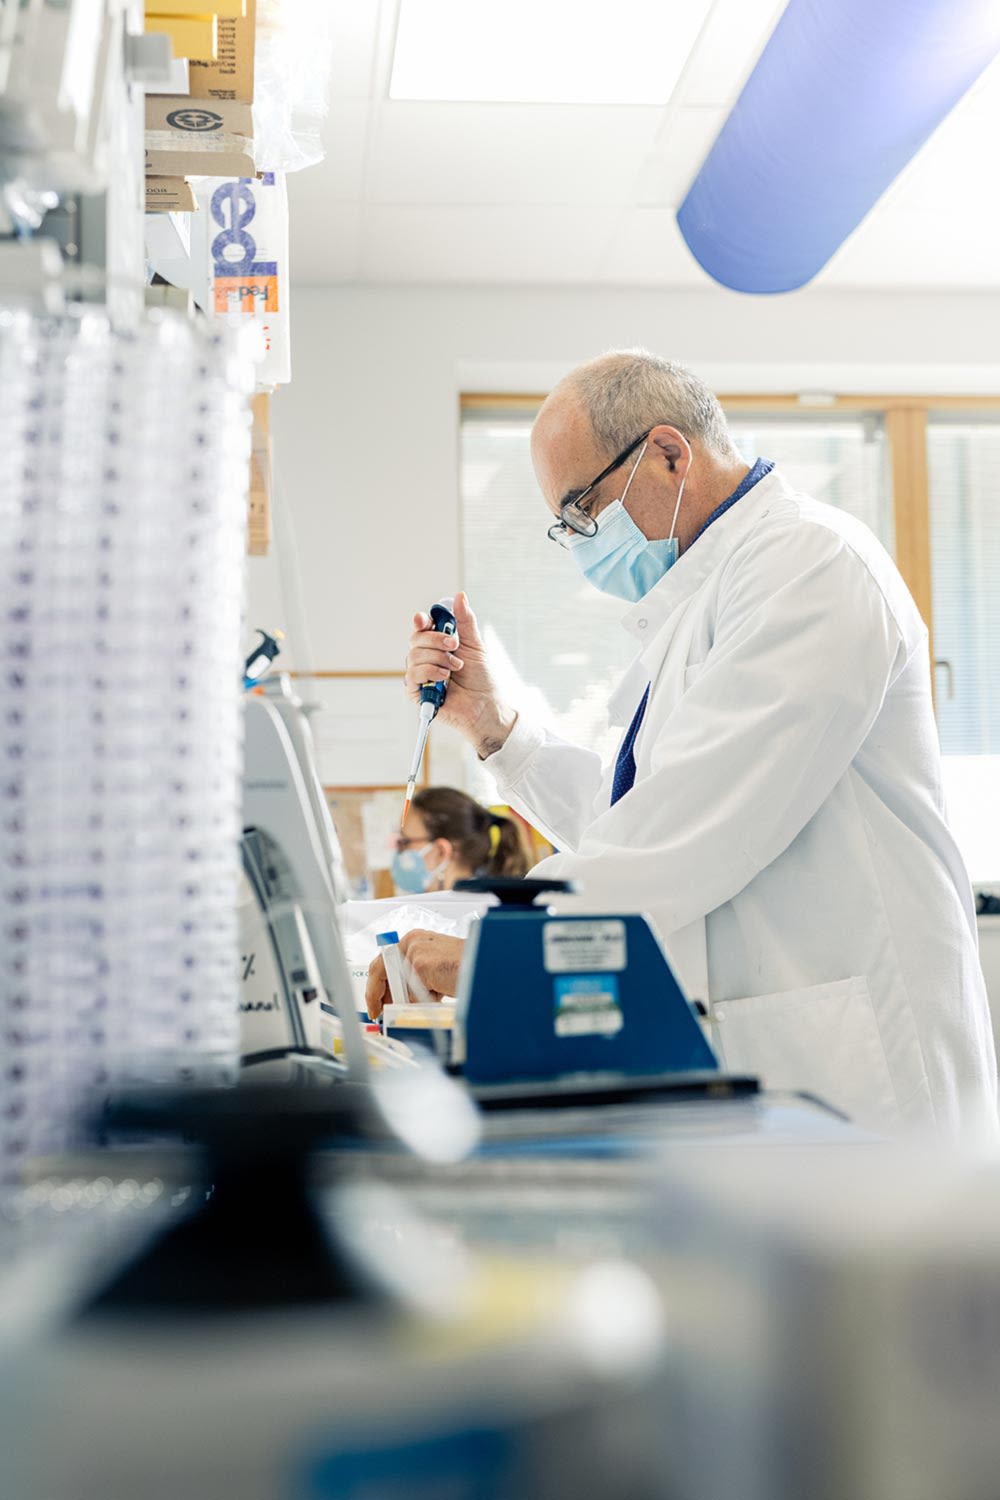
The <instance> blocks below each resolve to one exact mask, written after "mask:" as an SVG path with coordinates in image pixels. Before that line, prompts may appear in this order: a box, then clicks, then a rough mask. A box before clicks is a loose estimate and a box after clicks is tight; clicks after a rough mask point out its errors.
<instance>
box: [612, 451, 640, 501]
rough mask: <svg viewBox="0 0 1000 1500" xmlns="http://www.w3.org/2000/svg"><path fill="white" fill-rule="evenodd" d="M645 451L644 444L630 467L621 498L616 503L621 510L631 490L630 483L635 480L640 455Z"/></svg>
mask: <svg viewBox="0 0 1000 1500" xmlns="http://www.w3.org/2000/svg"><path fill="white" fill-rule="evenodd" d="M645 451H646V444H645V443H643V445H642V447H641V448H640V449H639V457H638V458H637V459H636V461H635V463H634V464H633V465H632V472H631V474H630V475H629V476H628V483H627V484H626V486H625V488H624V489H623V490H622V493H621V498H620V500H619V501H618V504H619V505H620V506H622V507H623V508H624V505H625V496H626V495H627V494H628V492H629V490H630V489H631V488H632V481H633V479H634V478H635V472H636V470H637V469H638V467H639V465H640V464H641V463H642V455H643V454H644V453H645Z"/></svg>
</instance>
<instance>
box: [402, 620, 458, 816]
mask: <svg viewBox="0 0 1000 1500" xmlns="http://www.w3.org/2000/svg"><path fill="white" fill-rule="evenodd" d="M454 602H455V601H454V599H442V600H441V601H440V603H438V604H432V605H431V612H430V613H431V625H432V627H433V628H434V629H435V630H438V631H440V632H441V634H442V635H453V636H455V637H456V641H455V644H456V645H457V644H458V640H457V636H458V626H457V624H456V621H455V616H454V615H453V614H452V605H453V604H454ZM447 692H448V684H447V683H446V682H424V683H422V684H421V687H420V723H419V725H418V726H417V743H416V745H415V746H414V750H413V763H412V765H411V766H410V774H409V776H408V777H407V779H406V801H405V802H404V803H403V816H402V817H401V818H400V820H399V826H400V827H401V828H402V826H403V824H404V823H405V822H406V814H407V813H408V812H409V810H410V803H411V802H412V801H413V792H414V789H415V787H416V785H417V777H418V776H419V775H420V762H421V761H422V760H423V758H424V749H425V747H426V745H427V736H428V734H429V733H430V728H431V725H432V724H433V722H434V719H435V718H436V716H437V711H438V709H439V708H440V707H441V705H442V703H443V702H444V700H445V695H446V694H447Z"/></svg>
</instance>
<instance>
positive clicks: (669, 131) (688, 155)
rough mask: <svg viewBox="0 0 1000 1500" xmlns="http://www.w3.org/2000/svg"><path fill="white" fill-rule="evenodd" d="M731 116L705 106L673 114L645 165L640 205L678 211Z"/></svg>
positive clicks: (638, 200) (639, 198)
mask: <svg viewBox="0 0 1000 1500" xmlns="http://www.w3.org/2000/svg"><path fill="white" fill-rule="evenodd" d="M728 113H729V112H728V110H726V109H719V108H717V107H712V108H710V107H708V106H705V105H690V106H689V105H685V106H683V107H682V108H680V109H677V110H673V111H670V112H669V114H668V118H667V120H666V122H665V123H664V125H663V126H662V127H661V129H660V132H659V135H658V137H657V140H656V142H655V144H654V146H653V149H652V151H651V152H650V153H649V156H648V157H647V158H646V161H645V163H644V164H643V168H642V172H641V174H640V177H639V183H638V189H637V192H636V201H637V203H638V204H642V205H646V204H651V205H656V206H658V207H663V208H669V207H675V208H676V206H677V205H678V204H679V203H681V202H683V200H684V195H685V193H686V192H687V190H688V188H689V187H690V186H691V183H692V181H693V179H694V178H695V177H696V176H697V174H698V171H699V169H700V167H701V164H702V162H703V161H704V160H705V157H706V156H707V155H708V153H709V151H710V150H711V148H712V146H713V144H714V143H715V138H716V136H717V135H718V133H719V131H720V130H721V129H722V126H723V124H724V122H725V119H726V116H727V114H728Z"/></svg>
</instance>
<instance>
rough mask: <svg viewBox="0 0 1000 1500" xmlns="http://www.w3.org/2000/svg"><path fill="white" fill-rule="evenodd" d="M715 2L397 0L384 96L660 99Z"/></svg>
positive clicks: (667, 93) (578, 101) (568, 101)
mask: <svg viewBox="0 0 1000 1500" xmlns="http://www.w3.org/2000/svg"><path fill="white" fill-rule="evenodd" d="M711 4H712V0H615V3H614V5H602V6H596V5H595V6H589V5H581V3H580V0H400V8H399V27H398V30H397V34H396V51H395V57H394V59H393V68H392V78H391V82H390V85H389V97H390V98H391V99H425V100H431V99H433V100H441V101H445V100H451V101H458V100H468V101H477V100H479V101H489V102H492V103H510V104H549V103H551V104H666V102H667V100H668V99H669V98H670V95H671V93H672V92H673V88H674V85H675V84H676V82H677V79H678V78H679V76H680V73H681V70H682V69H683V67H684V64H685V62H686V61H687V58H688V54H689V53H690V51H691V48H692V46H693V44H694V42H695V39H696V37H697V36H698V33H699V31H700V30H701V26H702V24H703V22H704V20H705V18H706V16H707V14H708V12H709V10H710V9H711Z"/></svg>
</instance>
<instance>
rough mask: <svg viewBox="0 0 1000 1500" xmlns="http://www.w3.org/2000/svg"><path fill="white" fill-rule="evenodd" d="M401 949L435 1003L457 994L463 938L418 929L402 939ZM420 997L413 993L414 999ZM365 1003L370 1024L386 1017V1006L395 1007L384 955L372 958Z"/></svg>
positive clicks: (463, 946)
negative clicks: (443, 997) (384, 1014)
mask: <svg viewBox="0 0 1000 1500" xmlns="http://www.w3.org/2000/svg"><path fill="white" fill-rule="evenodd" d="M399 947H400V951H401V952H402V955H403V957H404V958H405V959H406V961H407V963H408V964H409V965H410V967H411V968H412V969H413V970H414V971H415V973H416V975H417V978H418V979H419V980H420V981H421V983H422V984H423V986H424V988H425V989H426V990H427V991H428V992H429V993H430V997H431V999H432V1000H440V999H441V997H442V995H454V993H455V990H456V989H457V988H458V970H459V967H460V965H461V962H462V953H463V950H464V948H465V942H464V940H463V939H462V938H456V937H448V936H446V934H445V933H443V932H423V931H421V930H420V929H419V928H417V929H416V930H415V931H413V932H408V933H407V934H406V935H405V937H403V938H401V939H400V943H399ZM417 998H418V997H417V996H416V995H414V994H413V993H412V991H411V993H410V1000H411V1001H412V1000H416V999H417ZM365 1004H366V1005H367V1007H368V1019H369V1020H370V1021H377V1020H378V1018H379V1016H380V1015H381V1014H382V1007H383V1006H384V1005H391V1004H392V996H391V995H390V994H389V981H388V979H387V978H386V973H385V963H384V961H383V960H382V957H381V955H380V956H379V957H378V958H374V959H372V962H371V963H370V964H369V965H368V983H367V985H366V986H365Z"/></svg>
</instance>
